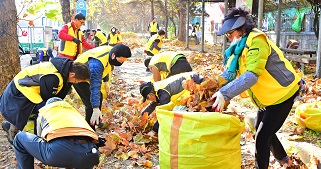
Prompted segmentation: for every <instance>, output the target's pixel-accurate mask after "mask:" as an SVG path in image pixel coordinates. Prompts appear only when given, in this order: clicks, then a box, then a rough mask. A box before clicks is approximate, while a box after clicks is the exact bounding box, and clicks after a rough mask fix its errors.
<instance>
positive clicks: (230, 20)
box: [217, 15, 246, 36]
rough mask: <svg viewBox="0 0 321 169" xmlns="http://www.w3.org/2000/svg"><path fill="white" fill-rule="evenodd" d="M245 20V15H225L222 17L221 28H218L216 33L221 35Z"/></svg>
mask: <svg viewBox="0 0 321 169" xmlns="http://www.w3.org/2000/svg"><path fill="white" fill-rule="evenodd" d="M245 21H246V18H245V16H240V15H233V16H229V17H226V18H225V19H224V23H223V25H222V28H221V29H220V31H218V33H217V35H218V36H221V35H224V34H225V33H227V32H229V31H231V30H234V29H237V28H239V27H241V26H243V25H244V24H245Z"/></svg>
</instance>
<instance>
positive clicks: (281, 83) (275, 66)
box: [239, 29, 300, 105]
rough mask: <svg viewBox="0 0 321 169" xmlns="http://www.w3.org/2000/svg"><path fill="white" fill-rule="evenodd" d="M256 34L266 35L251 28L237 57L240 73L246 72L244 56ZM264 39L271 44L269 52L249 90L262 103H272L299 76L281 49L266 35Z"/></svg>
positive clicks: (291, 87)
mask: <svg viewBox="0 0 321 169" xmlns="http://www.w3.org/2000/svg"><path fill="white" fill-rule="evenodd" d="M258 35H264V36H265V37H266V35H265V34H264V33H263V32H261V31H259V30H258V29H253V30H252V32H251V33H250V34H249V36H248V38H247V41H246V45H247V46H248V48H247V47H246V48H244V50H243V52H242V56H241V57H240V59H239V66H240V68H239V70H240V74H243V73H245V72H246V59H247V58H246V57H247V54H248V52H249V48H250V47H251V44H252V40H253V38H255V37H256V36H258ZM266 40H267V42H268V44H269V45H270V46H271V53H270V54H269V57H268V61H267V63H266V66H265V68H268V69H264V71H263V73H262V75H260V76H259V77H258V81H257V83H256V84H254V85H253V86H252V87H251V88H250V90H251V91H252V92H253V93H254V95H255V97H256V98H257V99H258V100H259V101H260V102H261V103H262V104H264V105H272V104H274V103H275V102H277V101H278V100H280V99H281V98H283V97H284V96H285V95H286V94H287V93H288V92H289V91H291V90H292V89H293V88H294V87H295V85H298V82H299V81H300V77H299V76H298V75H297V74H296V73H295V70H294V69H293V67H292V65H291V64H290V62H289V61H288V60H286V59H285V58H284V56H283V53H282V51H281V50H280V49H279V48H278V47H277V46H276V45H275V44H274V43H273V42H271V41H270V40H269V39H268V38H267V37H266Z"/></svg>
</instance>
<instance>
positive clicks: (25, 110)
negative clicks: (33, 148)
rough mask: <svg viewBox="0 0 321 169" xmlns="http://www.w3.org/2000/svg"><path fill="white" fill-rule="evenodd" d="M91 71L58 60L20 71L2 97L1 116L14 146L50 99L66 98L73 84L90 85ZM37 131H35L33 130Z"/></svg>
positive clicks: (0, 104) (0, 102)
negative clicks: (31, 118) (19, 135)
mask: <svg viewBox="0 0 321 169" xmlns="http://www.w3.org/2000/svg"><path fill="white" fill-rule="evenodd" d="M89 75H90V71H89V69H88V67H87V66H86V65H85V64H82V63H74V62H72V61H71V60H70V59H68V58H64V57H55V58H52V59H51V60H50V61H49V62H44V63H41V64H36V65H32V66H29V67H26V68H24V69H23V70H21V71H20V72H19V73H18V74H17V75H16V76H15V77H14V78H13V80H12V81H11V82H10V83H9V84H8V86H7V87H6V89H5V90H4V92H3V93H2V95H1V97H0V112H1V114H2V116H3V117H4V118H5V119H6V120H7V121H4V122H2V128H3V130H4V131H6V132H7V134H8V135H7V138H8V141H9V142H10V143H12V141H13V139H14V136H15V134H16V133H17V132H18V130H23V129H24V127H25V125H26V124H27V122H28V119H29V117H30V115H31V114H34V115H36V116H37V115H38V110H39V108H41V107H43V106H44V105H45V102H46V101H47V100H48V99H49V98H51V97H54V96H56V97H60V98H64V97H65V96H66V95H67V93H68V91H69V90H70V89H71V85H72V84H73V83H79V82H83V81H87V80H88V79H89ZM34 131H36V130H34Z"/></svg>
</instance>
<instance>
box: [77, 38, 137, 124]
mask: <svg viewBox="0 0 321 169" xmlns="http://www.w3.org/2000/svg"><path fill="white" fill-rule="evenodd" d="M130 57H131V51H130V49H129V47H128V46H126V45H123V44H118V45H116V46H114V47H111V46H100V47H97V48H94V49H91V50H88V51H87V52H85V53H83V54H82V55H80V56H79V58H77V59H76V60H75V62H76V63H77V62H79V63H85V64H86V65H88V67H89V70H90V80H89V81H88V82H83V83H78V84H74V85H73V86H74V88H75V89H76V91H77V93H78V95H79V96H80V98H81V100H82V102H83V103H84V104H85V111H86V117H85V118H86V121H87V122H88V124H90V126H91V127H92V128H93V129H94V130H95V125H98V124H99V123H100V119H101V117H102V114H101V112H100V108H101V103H102V100H103V97H102V95H103V93H102V92H101V88H104V85H105V84H104V83H105V82H104V81H109V80H106V79H107V76H108V79H110V78H111V71H112V70H113V67H114V66H121V65H122V64H123V63H124V62H125V61H126V60H127V59H128V58H130ZM107 90H108V89H107Z"/></svg>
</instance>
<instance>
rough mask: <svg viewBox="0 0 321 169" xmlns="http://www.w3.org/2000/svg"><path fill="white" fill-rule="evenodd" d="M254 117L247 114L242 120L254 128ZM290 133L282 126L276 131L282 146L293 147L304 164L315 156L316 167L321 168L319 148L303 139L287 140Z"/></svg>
mask: <svg viewBox="0 0 321 169" xmlns="http://www.w3.org/2000/svg"><path fill="white" fill-rule="evenodd" d="M255 121H256V117H255V116H253V115H251V116H250V115H248V116H246V117H245V119H244V122H245V125H246V126H247V127H252V128H254V126H255ZM289 135H290V133H288V132H284V131H282V128H281V129H280V131H279V132H278V133H277V136H278V138H279V140H280V141H281V143H282V145H283V146H284V148H285V149H286V150H287V149H290V148H295V150H294V151H295V152H297V155H298V156H299V157H300V159H301V160H302V162H303V163H304V164H308V163H309V162H310V159H311V157H312V156H315V157H316V158H317V159H318V160H319V164H318V169H321V148H320V147H317V146H315V145H313V144H311V143H307V142H303V141H290V140H288V138H289Z"/></svg>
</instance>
